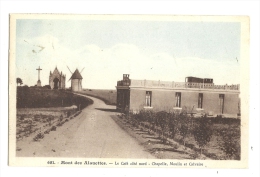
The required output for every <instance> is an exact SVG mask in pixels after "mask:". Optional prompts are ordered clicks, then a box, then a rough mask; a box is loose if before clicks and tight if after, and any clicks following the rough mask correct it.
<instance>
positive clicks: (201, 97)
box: [198, 93, 203, 108]
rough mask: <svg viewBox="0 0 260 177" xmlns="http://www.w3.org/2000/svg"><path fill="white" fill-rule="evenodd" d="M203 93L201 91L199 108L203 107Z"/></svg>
mask: <svg viewBox="0 0 260 177" xmlns="http://www.w3.org/2000/svg"><path fill="white" fill-rule="evenodd" d="M202 103H203V93H199V100H198V108H202Z"/></svg>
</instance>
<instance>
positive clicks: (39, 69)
mask: <svg viewBox="0 0 260 177" xmlns="http://www.w3.org/2000/svg"><path fill="white" fill-rule="evenodd" d="M36 70H38V81H39V80H40V71H41V70H42V69H41V68H40V66H39V68H37V69H36Z"/></svg>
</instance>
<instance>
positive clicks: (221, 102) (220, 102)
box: [219, 94, 225, 114]
mask: <svg viewBox="0 0 260 177" xmlns="http://www.w3.org/2000/svg"><path fill="white" fill-rule="evenodd" d="M224 98H225V95H224V94H219V112H220V113H221V114H223V112H224Z"/></svg>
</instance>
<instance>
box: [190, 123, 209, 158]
mask: <svg viewBox="0 0 260 177" xmlns="http://www.w3.org/2000/svg"><path fill="white" fill-rule="evenodd" d="M211 127H212V125H211V123H210V122H208V120H206V118H200V119H199V120H198V124H197V125H196V126H195V128H194V131H193V135H194V139H195V141H196V143H197V144H198V146H199V148H200V155H201V154H202V149H203V147H204V146H205V145H206V144H208V142H210V139H211V137H212V128H211Z"/></svg>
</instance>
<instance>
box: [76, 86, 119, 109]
mask: <svg viewBox="0 0 260 177" xmlns="http://www.w3.org/2000/svg"><path fill="white" fill-rule="evenodd" d="M79 93H81V94H84V95H88V96H92V97H95V98H98V99H101V100H103V101H104V102H105V103H106V104H107V105H116V96H117V95H116V93H117V92H116V90H102V89H84V90H83V91H81V92H79Z"/></svg>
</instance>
